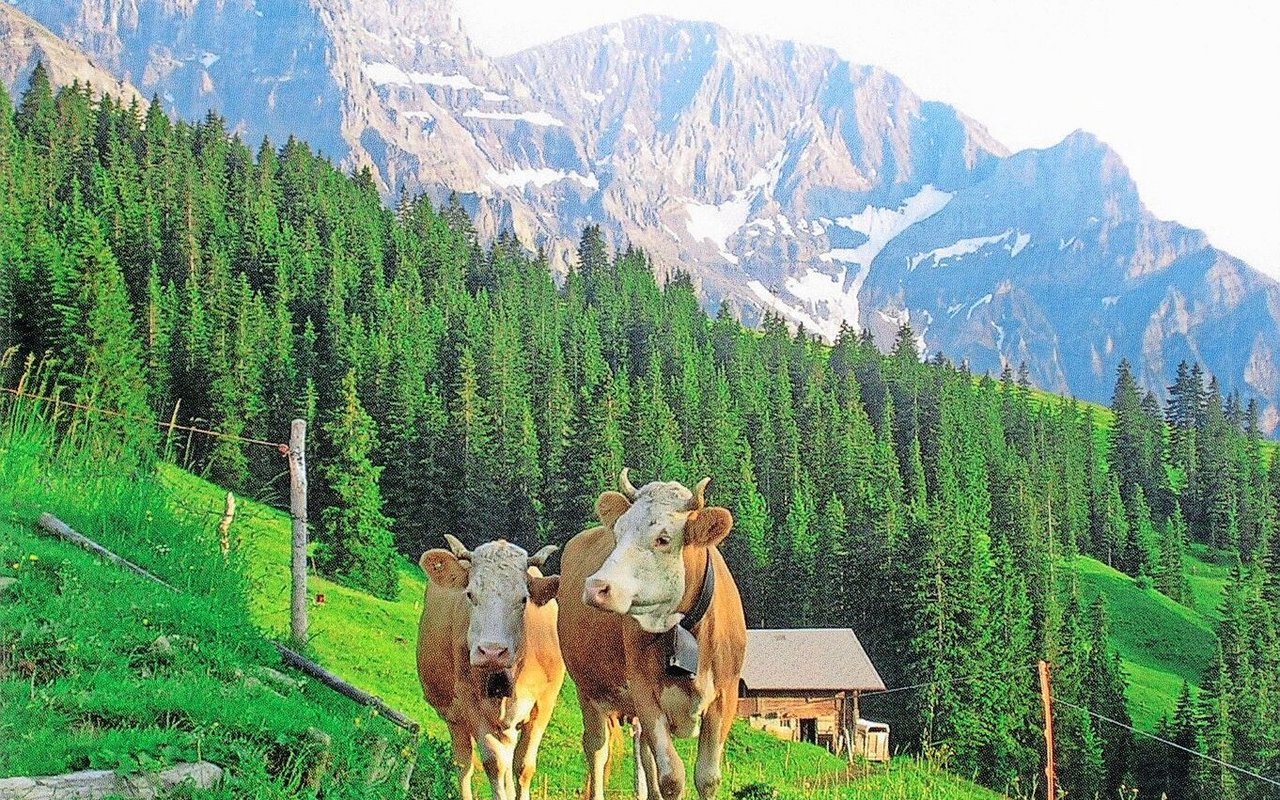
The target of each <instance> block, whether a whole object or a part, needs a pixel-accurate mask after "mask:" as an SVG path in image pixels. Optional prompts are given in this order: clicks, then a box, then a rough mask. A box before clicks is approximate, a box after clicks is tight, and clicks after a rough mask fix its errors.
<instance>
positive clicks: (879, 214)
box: [823, 183, 952, 268]
mask: <svg viewBox="0 0 1280 800" xmlns="http://www.w3.org/2000/svg"><path fill="white" fill-rule="evenodd" d="M951 197H952V193H951V192H944V191H942V190H941V189H938V188H935V187H934V186H933V184H928V183H926V184H925V185H924V186H923V187H921V189H920V191H919V192H917V193H916V194H914V195H912V196H911V197H908V198H907V199H906V200H904V201H902V205H900V206H899V207H898V208H878V207H876V206H867V207H866V208H864V209H862V210H861V211H859V212H858V213H857V214H851V215H849V216H847V217H836V220H835V223H836V224H837V225H840V226H841V227H844V228H848V229H849V230H851V231H855V232H857V233H861V234H863V235H864V236H866V237H867V240H866V241H865V242H863V243H862V244H860V245H858V246H857V247H854V248H839V249H836V250H832V251H830V258H824V259H823V260H824V261H830V260H832V259H835V260H837V261H849V262H851V263H854V264H858V265H860V266H862V267H864V268H869V267H870V266H871V262H872V261H875V259H876V256H878V255H880V251H881V250H884V248H885V246H886V245H887V244H889V242H890V241H892V239H893V238H894V237H895V236H897V235H898V234H900V233H902V232H903V231H905V230H906V229H907V228H910V227H911V226H912V225H915V224H916V223H917V222H921V221H923V220H926V219H928V218H929V217H932V216H933V215H934V214H937V213H938V212H939V211H941V210H942V209H943V208H945V207H946V205H947V203H949V202H951Z"/></svg>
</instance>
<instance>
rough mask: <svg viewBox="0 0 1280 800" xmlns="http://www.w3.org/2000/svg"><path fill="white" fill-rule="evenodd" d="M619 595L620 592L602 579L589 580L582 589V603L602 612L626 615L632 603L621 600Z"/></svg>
mask: <svg viewBox="0 0 1280 800" xmlns="http://www.w3.org/2000/svg"><path fill="white" fill-rule="evenodd" d="M619 594H620V593H619V592H618V590H617V589H616V588H615V587H614V586H613V584H611V583H610V582H609V581H606V580H602V579H600V578H588V579H587V582H586V584H585V585H584V586H583V589H582V602H584V603H586V604H587V605H589V606H591V607H592V608H598V609H600V610H601V611H613V612H616V613H618V614H625V613H627V610H628V608H630V606H631V603H630V602H628V601H627V600H626V599H624V598H621V597H620V596H619Z"/></svg>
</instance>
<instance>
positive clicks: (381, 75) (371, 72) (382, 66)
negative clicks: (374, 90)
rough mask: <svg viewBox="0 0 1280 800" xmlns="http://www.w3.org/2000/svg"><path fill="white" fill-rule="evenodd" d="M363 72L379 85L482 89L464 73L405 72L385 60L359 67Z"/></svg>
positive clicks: (482, 88)
mask: <svg viewBox="0 0 1280 800" xmlns="http://www.w3.org/2000/svg"><path fill="white" fill-rule="evenodd" d="M361 69H362V71H363V72H364V74H365V75H366V76H367V77H368V78H369V80H371V81H373V82H374V83H376V84H377V85H379V86H413V85H420V86H444V87H446V88H449V89H460V90H461V89H468V90H477V91H484V87H481V86H477V85H475V84H474V83H472V82H471V79H470V78H468V77H467V76H465V75H445V74H444V73H441V72H405V71H404V70H403V69H401V68H400V67H397V66H396V65H395V64H392V63H390V62H387V61H373V62H370V63H367V64H364V65H363V66H362V67H361Z"/></svg>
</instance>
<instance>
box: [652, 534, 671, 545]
mask: <svg viewBox="0 0 1280 800" xmlns="http://www.w3.org/2000/svg"><path fill="white" fill-rule="evenodd" d="M653 543H654V544H656V545H657V546H658V547H666V546H668V545H669V544H671V537H670V536H668V535H666V534H665V533H662V534H658V538H656V539H654V540H653Z"/></svg>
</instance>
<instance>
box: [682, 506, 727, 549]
mask: <svg viewBox="0 0 1280 800" xmlns="http://www.w3.org/2000/svg"><path fill="white" fill-rule="evenodd" d="M732 528H733V514H730V513H729V509H727V508H721V507H720V506H712V507H711V508H704V509H701V510H699V511H690V512H689V518H688V520H686V521H685V524H684V543H685V544H686V545H690V544H691V545H696V546H699V547H712V546H713V545H717V544H720V542H722V541H723V540H724V537H726V536H728V535H729V531H730V530H731V529H732Z"/></svg>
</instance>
